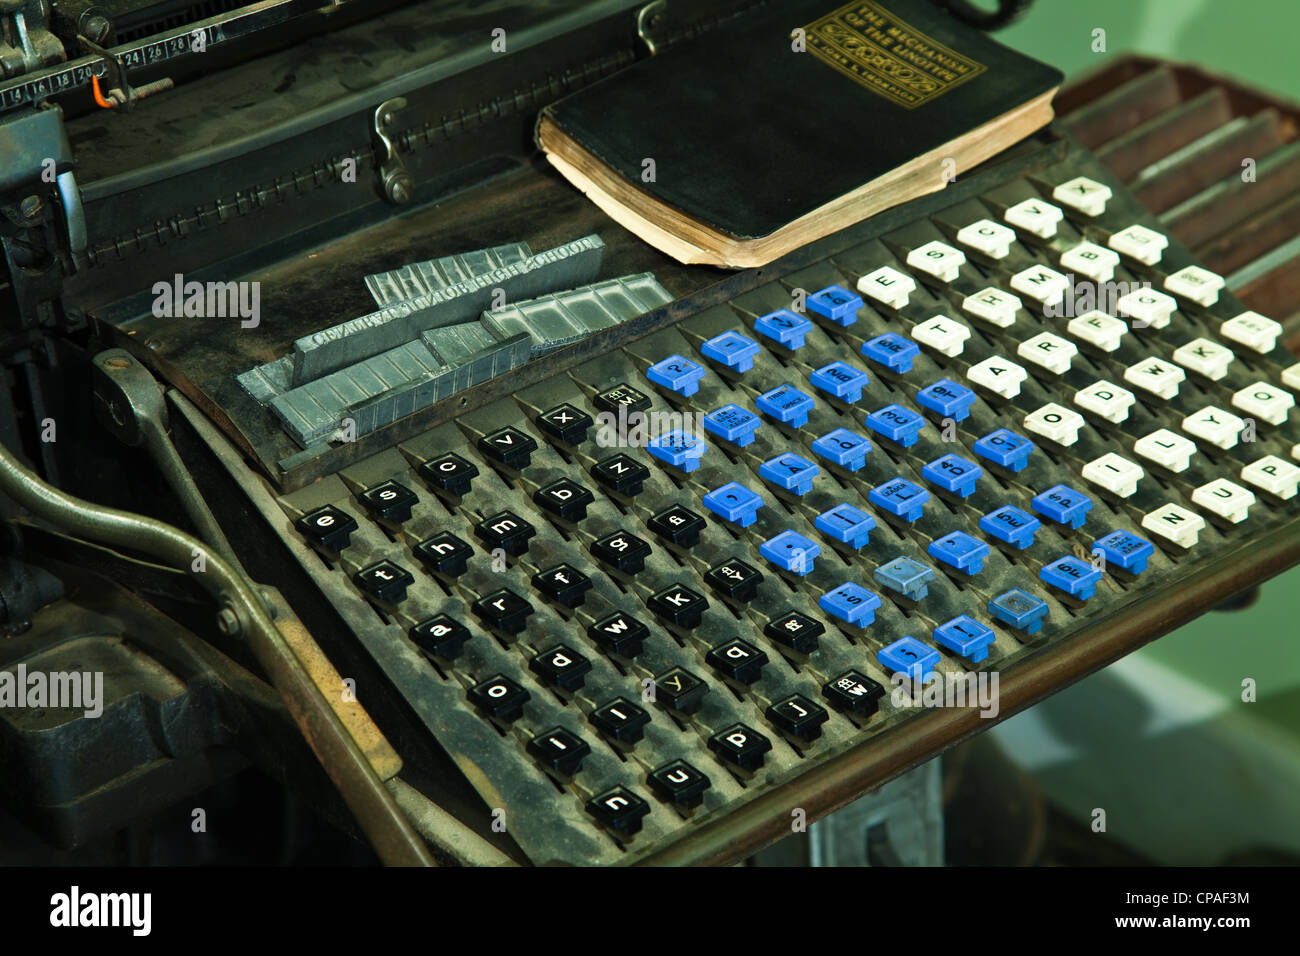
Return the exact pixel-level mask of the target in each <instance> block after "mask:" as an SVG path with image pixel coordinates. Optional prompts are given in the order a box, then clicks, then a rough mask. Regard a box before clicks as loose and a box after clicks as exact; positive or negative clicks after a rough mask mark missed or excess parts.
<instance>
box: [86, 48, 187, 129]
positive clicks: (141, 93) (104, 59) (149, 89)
mask: <svg viewBox="0 0 1300 956" xmlns="http://www.w3.org/2000/svg"><path fill="white" fill-rule="evenodd" d="M77 43H78V44H79V45H80V46H81V49H82V50H83V51H84V52H86V53H95V54H98V55H99V57H100V66H101V68H102V70H101V72H99V73H94V72H93V71H92V75H91V84H92V89H93V91H94V95H95V102H96V103H98V104H99V105H100V106H102V107H105V108H106V109H113V108H116V107H123V108H125V109H126V110H127V112H130V110H131V107H132V105H134V104H135V103H136V101H137V100H142V99H144V98H145V97H146V96H153V95H154V94H155V93H161V92H162V91H163V90H170V89H171V88H172V87H173V86H175V85H176V84H175V83H174V82H173V81H172V78H171V77H170V76H164V77H163V78H162V79H161V80H154V81H153V82H152V83H146V84H144V85H143V86H132V85H131V83H130V81H129V80H128V79H127V78H126V67H125V66H123V65H122V60H121V58H120V57H119V56H117V54H115V53H113V52H112V51H111V50H106V49H104V48H103V47H102V46H100V45H99V44H98V43H96V42H95V41H93V40H90V39H87V38H86V37H84V36H79V37H77ZM101 78H102V79H103V81H104V85H105V86H107V87H108V94H107V96H104V95H103V94H101V92H100V79H101Z"/></svg>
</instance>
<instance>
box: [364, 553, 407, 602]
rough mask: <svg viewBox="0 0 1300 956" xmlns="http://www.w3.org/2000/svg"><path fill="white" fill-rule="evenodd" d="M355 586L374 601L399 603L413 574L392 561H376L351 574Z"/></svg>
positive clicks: (403, 598)
mask: <svg viewBox="0 0 1300 956" xmlns="http://www.w3.org/2000/svg"><path fill="white" fill-rule="evenodd" d="M352 580H353V581H354V582H355V583H356V585H357V587H359V588H361V590H363V591H365V592H366V594H368V595H369V596H370V597H372V598H374V599H375V600H376V601H381V602H383V603H385V604H400V603H401V602H402V601H404V600H405V599H406V589H407V588H409V587H410V586H411V585H412V584H414V583H415V575H413V574H411V572H410V571H408V570H406V568H404V567H401V566H400V565H397V564H394V563H393V562H392V561H388V560H384V561H378V562H376V563H374V564H372V565H370V567H368V568H362V569H361V570H360V571H358V572H357V573H356V574H354V575H353V576H352Z"/></svg>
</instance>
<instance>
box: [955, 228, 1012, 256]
mask: <svg viewBox="0 0 1300 956" xmlns="http://www.w3.org/2000/svg"><path fill="white" fill-rule="evenodd" d="M957 241H958V242H960V243H961V244H962V245H964V246H970V247H971V248H972V249H978V250H979V251H980V252H982V253H984V254H985V255H986V256H992V257H993V258H994V259H1003V258H1005V257H1006V256H1007V254H1008V253H1010V252H1011V243H1013V242H1015V241H1016V231H1015V230H1014V229H1008V228H1007V227H1006V226H1004V225H1002V223H1000V222H994V221H993V220H992V219H978V220H976V221H975V222H972V223H971V224H970V225H969V226H962V228H961V229H959V230H957Z"/></svg>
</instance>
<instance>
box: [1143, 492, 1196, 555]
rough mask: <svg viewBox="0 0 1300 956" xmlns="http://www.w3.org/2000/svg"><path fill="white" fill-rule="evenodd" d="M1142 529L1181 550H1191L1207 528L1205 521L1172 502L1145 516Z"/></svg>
mask: <svg viewBox="0 0 1300 956" xmlns="http://www.w3.org/2000/svg"><path fill="white" fill-rule="evenodd" d="M1142 527H1144V528H1146V529H1147V530H1148V531H1151V532H1153V533H1155V534H1158V535H1160V537H1162V538H1164V539H1165V540H1166V541H1172V542H1173V543H1174V544H1176V545H1178V546H1179V547H1180V548H1191V547H1194V546H1195V545H1196V536H1197V535H1198V534H1200V532H1201V531H1202V530H1203V529H1204V528H1205V519H1204V518H1202V517H1201V516H1200V515H1198V514H1196V513H1195V512H1194V511H1188V510H1187V509H1186V508H1182V507H1179V506H1178V505H1176V504H1174V503H1173V502H1170V503H1169V504H1167V505H1162V506H1161V507H1159V508H1157V509H1156V510H1155V511H1153V512H1151V513H1150V514H1148V515H1144V516H1143V518H1142Z"/></svg>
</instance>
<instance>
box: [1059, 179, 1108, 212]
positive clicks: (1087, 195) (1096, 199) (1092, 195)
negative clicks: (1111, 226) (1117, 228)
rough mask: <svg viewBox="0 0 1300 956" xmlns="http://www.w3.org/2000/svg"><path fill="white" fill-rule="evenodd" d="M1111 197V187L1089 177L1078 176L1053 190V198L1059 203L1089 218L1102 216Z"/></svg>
mask: <svg viewBox="0 0 1300 956" xmlns="http://www.w3.org/2000/svg"><path fill="white" fill-rule="evenodd" d="M1110 196H1111V192H1110V187H1109V186H1106V185H1104V184H1102V183H1099V182H1097V181H1096V180H1095V179H1089V178H1088V177H1087V176H1076V177H1074V178H1073V179H1071V180H1070V181H1069V182H1068V183H1061V185H1059V186H1057V187H1056V188H1055V189H1053V190H1052V198H1053V199H1055V200H1056V201H1057V202H1060V203H1065V205H1067V206H1071V207H1073V208H1074V209H1077V210H1079V211H1080V212H1082V213H1086V214H1087V215H1089V216H1100V215H1101V214H1102V213H1103V212H1105V211H1106V203H1107V202H1108V201H1109V200H1110Z"/></svg>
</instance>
